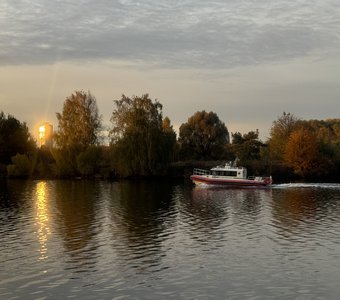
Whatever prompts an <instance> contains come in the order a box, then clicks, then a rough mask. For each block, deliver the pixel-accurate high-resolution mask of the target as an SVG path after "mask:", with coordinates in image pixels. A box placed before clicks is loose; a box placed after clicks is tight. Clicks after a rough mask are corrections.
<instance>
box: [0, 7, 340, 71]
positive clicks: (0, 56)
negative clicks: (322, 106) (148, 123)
mask: <svg viewBox="0 0 340 300" xmlns="http://www.w3.org/2000/svg"><path fill="white" fill-rule="evenodd" d="M314 2H315V3H314ZM314 2H313V1H312V2H311V1H306V0H300V1H286V0H285V1H284V0H277V1H269V0H266V1H260V2H259V1H256V2H254V1H250V0H249V1H233V0H229V1H222V0H221V1H218V0H216V1H200V0H195V1H194V0H182V1H175V0H171V1H170V0H158V1H154V0H144V1H141V2H138V1H130V0H119V1H109V0H101V1H88V0H78V1H66V0H58V1H44V0H35V1H27V0H26V1H25V0H21V1H11V0H3V1H2V2H1V4H0V26H1V28H2V29H1V32H0V64H2V65H11V64H23V63H25V64H44V63H53V62H56V61H74V60H80V61H81V60H87V61H88V60H90V61H93V60H117V61H119V60H129V61H132V62H135V63H138V62H143V63H144V64H148V65H156V66H165V67H177V68H186V67H194V68H201V67H204V68H230V67H234V66H241V65H249V64H259V63H267V62H276V61H282V60H285V59H294V58H296V57H300V56H304V55H306V54H310V53H313V52H317V51H336V49H338V48H339V46H340V36H339V29H340V19H339V18H337V16H339V15H340V6H339V5H337V0H325V1H322V2H320V1H314Z"/></svg>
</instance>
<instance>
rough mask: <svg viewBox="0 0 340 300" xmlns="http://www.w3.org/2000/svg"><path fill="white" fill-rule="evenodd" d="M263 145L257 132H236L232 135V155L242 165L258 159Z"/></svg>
mask: <svg viewBox="0 0 340 300" xmlns="http://www.w3.org/2000/svg"><path fill="white" fill-rule="evenodd" d="M262 146H263V143H262V142H261V141H260V140H259V131H258V130H256V131H249V132H248V133H245V134H243V135H242V134H241V133H239V132H236V133H234V134H232V148H233V150H234V154H235V156H236V157H238V158H239V159H240V160H241V162H242V163H246V162H247V161H249V160H256V159H260V151H261V147H262Z"/></svg>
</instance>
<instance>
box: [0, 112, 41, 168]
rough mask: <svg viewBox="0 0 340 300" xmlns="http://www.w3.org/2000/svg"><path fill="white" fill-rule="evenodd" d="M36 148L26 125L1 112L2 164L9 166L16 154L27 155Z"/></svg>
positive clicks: (0, 153)
mask: <svg viewBox="0 0 340 300" xmlns="http://www.w3.org/2000/svg"><path fill="white" fill-rule="evenodd" d="M34 148H35V142H34V140H33V138H32V136H31V135H30V133H29V130H28V127H27V125H26V123H21V122H20V121H19V120H17V119H16V118H15V117H13V116H11V115H7V116H6V115H5V114H4V112H0V164H4V165H7V164H9V163H10V162H11V157H12V156H14V155H16V154H18V153H19V154H27V153H28V152H30V151H32V150H33V149H34Z"/></svg>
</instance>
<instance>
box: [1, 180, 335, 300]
mask: <svg viewBox="0 0 340 300" xmlns="http://www.w3.org/2000/svg"><path fill="white" fill-rule="evenodd" d="M339 297H340V185H337V184H305V185H304V184H286V185H284V184H283V185H275V186H274V187H272V188H268V189H202V188H201V189H198V188H194V187H193V186H191V185H190V183H182V182H181V183H167V182H139V181H138V182H125V181H123V182H113V183H110V182H101V181H98V182H94V181H7V183H6V182H3V183H1V185H0V299H66V298H77V299H78V298H79V299H339Z"/></svg>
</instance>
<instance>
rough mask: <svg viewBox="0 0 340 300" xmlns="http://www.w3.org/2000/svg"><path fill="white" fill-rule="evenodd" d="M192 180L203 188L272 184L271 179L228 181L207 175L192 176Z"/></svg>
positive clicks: (237, 179)
mask: <svg viewBox="0 0 340 300" xmlns="http://www.w3.org/2000/svg"><path fill="white" fill-rule="evenodd" d="M190 179H191V180H192V181H193V182H194V183H195V184H196V185H203V186H225V187H265V186H268V185H270V184H271V183H272V181H271V178H270V177H265V178H261V180H256V179H239V178H235V179H226V178H218V177H217V178H216V177H211V176H205V175H191V176H190Z"/></svg>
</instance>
